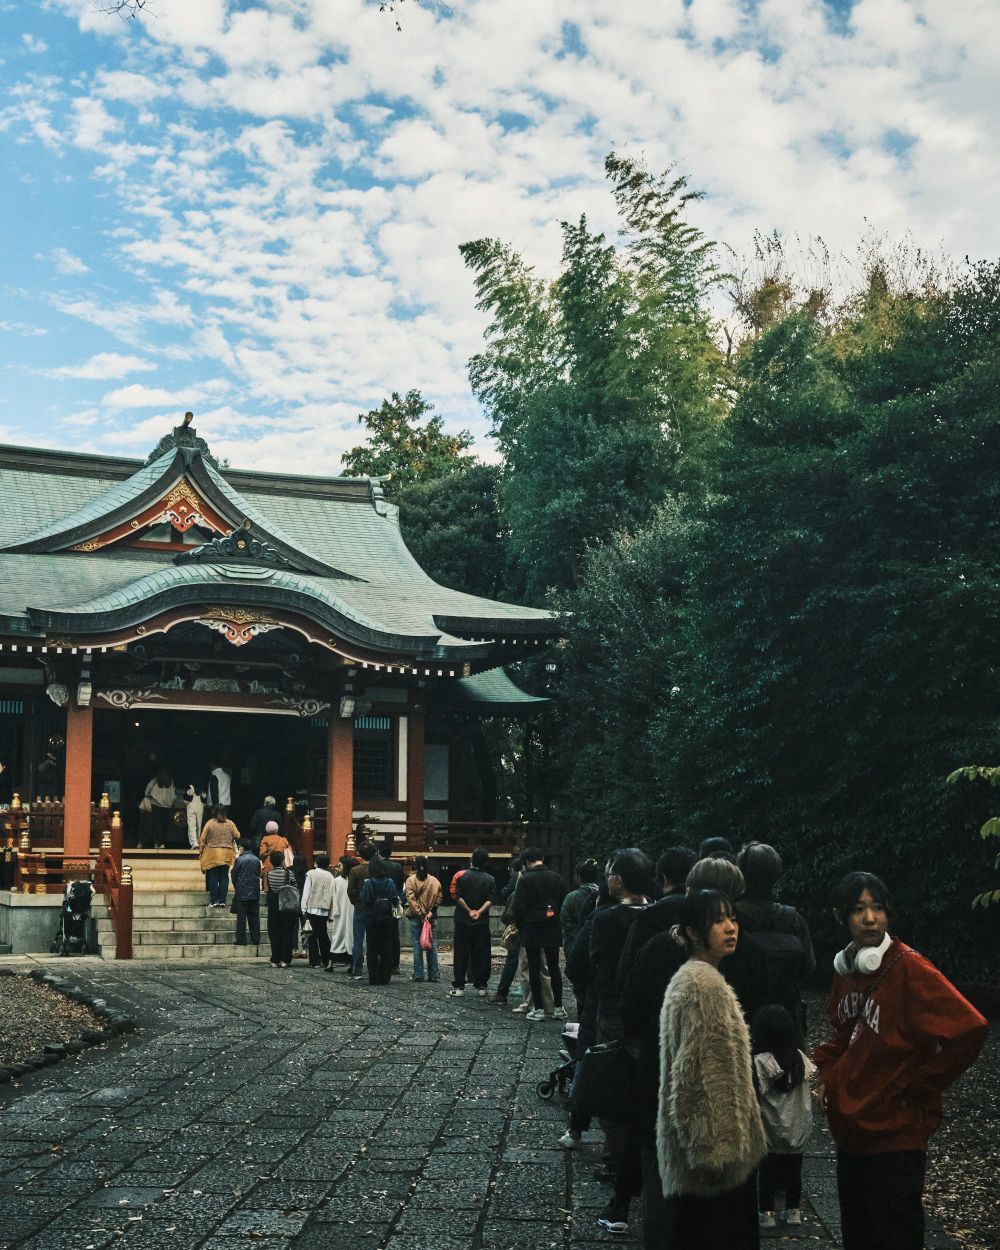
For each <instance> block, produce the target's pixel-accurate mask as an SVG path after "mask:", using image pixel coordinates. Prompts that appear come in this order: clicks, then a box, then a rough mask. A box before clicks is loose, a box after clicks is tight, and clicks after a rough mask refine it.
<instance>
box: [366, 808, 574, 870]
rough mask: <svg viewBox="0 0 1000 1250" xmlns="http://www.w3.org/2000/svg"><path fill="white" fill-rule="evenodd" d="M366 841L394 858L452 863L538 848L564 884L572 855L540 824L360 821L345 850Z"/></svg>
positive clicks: (554, 830) (562, 838)
mask: <svg viewBox="0 0 1000 1250" xmlns="http://www.w3.org/2000/svg"><path fill="white" fill-rule="evenodd" d="M363 836H367V837H370V838H371V840H372V841H373V842H375V843H376V844H381V843H382V842H383V841H384V840H385V839H387V838H388V839H391V846H392V852H393V854H394V855H401V856H413V855H432V856H435V857H442V856H448V857H449V858H451V857H454V858H456V859H459V858H464V857H466V856H468V855H471V854H472V852H473V851H474V850H475V849H476V847H480V846H481V847H482V848H483V849H484V850H486V851H489V853H490V855H492V856H497V857H499V856H509V855H515V854H516V853H517V852H518V851H521V850H523V849H524V848H525V847H526V846H538V847H540V848H541V849H542V850H543V851H544V852H545V858H546V862H547V863H548V864H549V866H550V867H551V868H553V869H555V871H556V872H558V873H561V874H562V875H563V876H564V877H566V878H567V880H569V878H570V876H571V875H572V871H573V863H574V851H573V847H572V846H571V844H570V842H569V839H568V837H567V836H566V832H565V830H564V829H563V828H562V826H560V825H556V824H552V823H548V822H545V821H514V820H507V821H503V820H499V821H498V820H422V821H411V820H395V819H392V818H390V819H387V820H382V819H376V818H373V819H371V820H366V821H365V822H364V825H363V829H358V828H356V829H355V830H354V832H353V833H352V835H351V841H350V843H349V845H350V846H351V847H352V848H354V847H355V846H356V843H357V841H358V840H359V839H360V838H361V837H363Z"/></svg>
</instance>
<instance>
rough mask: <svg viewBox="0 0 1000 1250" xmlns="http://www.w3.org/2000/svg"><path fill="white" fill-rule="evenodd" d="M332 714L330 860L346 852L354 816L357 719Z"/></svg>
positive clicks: (328, 810)
mask: <svg viewBox="0 0 1000 1250" xmlns="http://www.w3.org/2000/svg"><path fill="white" fill-rule="evenodd" d="M336 711H337V709H336V706H335V707H334V708H333V709H332V712H331V716H330V733H329V737H328V738H327V755H326V849H327V853H328V854H329V856H330V858H331V859H336V858H337V857H338V856H340V855H343V853H344V849H345V847H346V846H347V835H348V834H349V833H350V832H351V824H352V817H353V815H354V722H353V720H351V719H350V718H349V717H343V716H337V715H336Z"/></svg>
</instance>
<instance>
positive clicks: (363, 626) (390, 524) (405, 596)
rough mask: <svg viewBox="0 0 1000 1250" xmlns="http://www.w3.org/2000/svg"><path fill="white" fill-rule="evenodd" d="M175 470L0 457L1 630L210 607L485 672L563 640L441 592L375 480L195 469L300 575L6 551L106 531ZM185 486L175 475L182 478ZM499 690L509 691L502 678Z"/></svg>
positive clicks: (92, 460)
mask: <svg viewBox="0 0 1000 1250" xmlns="http://www.w3.org/2000/svg"><path fill="white" fill-rule="evenodd" d="M189 459H190V458H189ZM171 464H172V459H171V457H170V456H169V454H166V455H163V456H160V457H159V458H158V459H157V460H155V461H152V462H151V463H150V464H148V465H142V464H139V463H137V462H131V463H130V462H128V461H123V460H112V459H109V458H104V457H97V456H83V455H75V454H70V453H58V452H46V451H41V450H34V449H24V448H0V629H2V630H6V631H7V632H8V633H9V632H11V631H14V632H18V633H35V634H37V633H38V632H39V631H42V630H43V629H48V630H50V631H54V630H55V628H56V625H55V623H56V622H57V621H58V622H60V624H59V626H58V628H59V632H61V633H62V632H66V631H69V632H73V630H76V631H77V632H80V633H91V632H95V631H94V630H93V629H92V628H84V626H85V624H86V623H90V624H91V625H92V624H93V623H94V622H96V621H98V620H105V621H110V620H112V619H117V620H119V621H126V620H127V621H128V622H129V623H134V622H135V621H136V620H139V619H142V614H143V613H146V614H147V615H153V614H154V613H155V612H158V611H160V610H161V608H162V607H163V606H164V605H168V606H169V605H171V604H173V603H174V602H177V603H182V602H183V603H185V604H197V603H199V602H201V603H204V604H205V605H206V606H209V605H212V604H216V605H217V604H219V603H220V600H221V602H224V603H226V604H234V603H254V604H256V605H258V606H266V605H267V604H268V603H272V604H275V605H278V604H279V603H280V604H284V606H286V607H287V608H289V610H296V611H299V612H301V613H304V614H305V615H308V616H310V617H311V618H312V619H315V620H316V621H317V622H320V623H322V624H324V625H325V626H326V627H327V628H329V629H330V630H331V631H332V632H333V631H335V632H337V633H338V634H339V636H342V637H345V638H347V637H353V638H355V639H357V640H358V641H359V642H366V643H367V645H369V646H371V647H374V648H375V649H377V650H380V651H402V652H403V653H407V654H413V655H420V656H426V657H429V656H439V657H444V656H446V655H449V656H453V657H455V658H456V659H460V660H461V659H465V658H471V659H473V660H476V658H477V657H482V658H483V659H484V660H485V658H486V655H487V654H488V653H489V649H490V646H491V645H493V644H494V642H499V641H500V640H501V639H505V640H506V641H507V642H509V643H514V642H516V641H517V640H523V639H525V638H531V637H537V638H539V639H543V638H545V637H551V636H553V635H554V634H555V632H556V631H555V627H554V625H553V620H552V616H551V614H550V613H548V612H546V611H544V610H542V609H538V608H525V607H520V606H518V605H516V604H509V603H500V602H498V601H495V600H490V599H483V598H479V597H478V596H475V595H467V594H463V593H461V592H460V591H456V590H450V589H448V588H447V587H444V586H439V585H438V584H437V583H435V582H434V581H432V580H431V578H430V577H429V576H428V575H427V574H426V573H425V572H424V570H423V569H422V568H421V567H420V565H419V564H418V563H417V562H416V560H415V559H414V558H413V556H412V555H411V554H410V552H409V550H408V549H407V547H406V545H405V543H404V542H403V539H402V535H401V534H400V531H399V526H398V523H397V517H396V510H395V509H394V508H392V507H389V506H387V505H386V504H385V503H384V502H383V501H381V500H380V498H379V497H378V491H377V490H376V489H375V488H374V486H373V484H372V483H369V482H368V481H367V480H366V479H360V480H359V479H343V478H305V477H284V476H282V475H280V474H264V473H241V472H230V471H228V470H227V471H226V472H219V471H218V470H216V469H215V468H214V467H213V466H212V465H211V464H210V463H208V462H207V461H206V460H204V459H202V458H200V457H198V458H196V462H195V464H194V465H193V469H194V471H195V472H198V473H200V474H202V475H203V476H201V477H200V478H199V480H198V481H197V482H196V484H202V485H204V486H205V488H206V489H207V490H210V491H211V492H212V493H213V495H216V496H218V497H220V498H221V497H224V498H225V500H226V501H227V507H226V513H227V514H229V513H230V512H231V513H232V514H233V515H234V519H235V520H236V521H237V522H238V521H239V520H241V519H242V518H244V517H246V518H248V519H249V520H250V521H251V524H252V526H253V530H254V531H258V532H259V533H260V534H261V535H263V536H265V537H266V538H267V539H268V540H269V541H271V542H272V543H273V544H274V545H276V546H278V547H279V548H280V549H283V551H282V554H283V555H284V554H287V553H298V554H297V556H296V557H295V558H294V559H293V560H292V564H293V569H292V570H289V569H288V568H285V567H283V568H281V569H278V568H273V567H272V568H262V569H259V570H258V568H254V569H253V570H251V569H250V568H249V567H248V566H247V565H245V564H243V565H241V564H240V563H238V562H236V563H229V562H226V561H223V562H220V561H217V560H216V559H215V557H214V556H212V557H209V560H210V562H209V563H192V564H189V563H184V564H176V563H175V562H174V553H172V552H169V551H164V552H162V553H160V552H156V551H151V550H137V549H128V548H124V547H121V546H118V547H111V548H106V549H104V550H99V551H96V552H91V553H85V552H76V551H66V550H63V551H59V550H56V551H52V552H47V553H37V552H35V553H26V552H23V551H22V552H12V551H10V550H9V548H10V547H11V546H20V545H21V544H23V543H25V542H26V541H27V540H28V539H29V538H35V539H38V538H46V537H48V538H52V537H55V538H58V536H59V535H61V534H63V533H64V532H66V531H67V530H69V529H71V528H74V529H75V528H76V527H78V526H86V525H89V524H92V523H97V522H99V521H100V520H101V518H102V517H104V516H106V515H107V513H108V511H109V509H113V510H115V511H120V510H121V509H122V508H126V507H127V506H128V504H129V502H130V501H134V500H137V499H139V498H141V497H142V496H143V495H144V493H145V492H147V491H149V490H150V489H153V488H157V475H158V474H159V475H161V476H162V475H163V474H164V473H165V472H166V471H167V470H168V469H169V468H170V465H171ZM170 471H171V472H173V470H172V469H171V470H170ZM181 472H182V466H180V465H178V466H177V467H176V477H178V478H179V477H180V475H181ZM229 478H233V479H235V480H236V482H237V483H238V485H239V489H238V490H237V489H236V487H235V486H234V485H233V483H232V482H231V481H230V480H229ZM4 548H7V550H4ZM295 568H298V569H299V570H300V571H298V572H296V571H294V569H295ZM223 596H224V598H223ZM29 609H31V615H30V616H29ZM96 632H103V631H96ZM494 662H495V661H494ZM498 671H502V670H498ZM493 680H494V681H497V680H501V678H494V679H493ZM502 680H505V681H509V679H508V678H506V676H505V675H503V678H502ZM511 687H512V688H513V689H514V690H516V687H513V683H511ZM473 689H475V687H473ZM519 701H521V700H519Z"/></svg>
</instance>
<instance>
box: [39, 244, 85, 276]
mask: <svg viewBox="0 0 1000 1250" xmlns="http://www.w3.org/2000/svg"><path fill="white" fill-rule="evenodd" d="M38 259H39V260H41V259H42V257H38ZM48 259H49V260H51V262H52V264H53V265H54V266H55V270H56V273H63V274H75V273H90V269H89V268H88V267H87V265H85V264H84V263H83V261H82V260H81V259H80V258H79V256H74V255H73V254H72V252H67V250H66V249H65V248H64V247H54V248H53V249H52V251H51V252H50V253H49V257H48Z"/></svg>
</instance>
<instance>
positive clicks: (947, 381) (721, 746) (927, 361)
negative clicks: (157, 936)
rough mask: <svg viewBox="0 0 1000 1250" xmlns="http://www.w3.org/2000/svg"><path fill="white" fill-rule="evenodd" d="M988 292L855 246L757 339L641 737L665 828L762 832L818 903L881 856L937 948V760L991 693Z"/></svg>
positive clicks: (954, 758)
mask: <svg viewBox="0 0 1000 1250" xmlns="http://www.w3.org/2000/svg"><path fill="white" fill-rule="evenodd" d="M998 292H1000V277H998V273H997V270H996V269H990V268H985V269H980V270H979V271H977V272H974V273H973V274H971V275H970V277H969V279H968V281H966V282H965V283H964V284H961V285H960V286H959V287H958V288H957V289H955V290H952V291H944V292H942V291H940V290H934V289H910V290H902V291H900V290H898V289H894V288H893V287H892V285H891V284H890V283H889V282H888V281H887V277H886V272H885V269H884V267H881V266H878V265H875V266H873V268H872V270H871V272H870V275H869V281H868V284H867V286H866V288H865V290H863V291H862V292H861V294H860V295H859V296H858V298H857V299H855V300H854V301H853V302H852V303H851V304H850V306H848V307H847V308H846V309H844V310H842V311H841V314H840V315H839V316H837V317H835V318H834V319H833V322H832V324H821V323H820V322H819V321H818V320H817V319H816V318H815V317H812V316H810V315H808V314H807V313H803V312H798V313H793V314H791V315H789V316H786V317H784V318H782V319H780V320H778V321H777V322H776V323H775V324H774V325H773V326H772V327H771V328H770V329H769V330H767V331H766V332H764V333H763V334H762V335H761V337H760V338H759V339H758V340H757V341H756V342H755V343H754V344H753V346H752V348H751V349H750V350H749V352H748V354H747V357H746V360H745V362H744V365H743V368H742V370H741V375H740V378H739V398H738V400H737V402H736V405H735V407H734V410H733V413H732V415H731V417H730V419H729V421H728V422H727V424H726V430H725V434H724V436H723V438H722V439H721V440H720V441H719V444H718V447H717V451H716V453H715V456H714V458H713V463H712V466H711V467H712V472H713V479H712V486H713V487H714V489H713V490H712V491H711V492H710V493H709V494H708V495H707V496H706V499H705V501H704V503H703V504H701V505H699V506H698V507H697V508H695V509H694V515H693V517H692V518H691V524H690V527H689V530H688V533H689V536H690V545H689V549H688V554H687V595H686V600H685V605H684V609H683V623H682V634H683V637H682V645H681V647H680V651H679V653H678V655H677V659H676V671H677V672H678V678H677V683H678V686H679V687H680V689H679V693H678V695H677V697H676V698H674V699H671V700H670V701H669V702H668V703H666V704H665V705H664V708H663V710H662V712H661V714H660V717H659V724H658V726H657V728H656V730H655V731H654V733H653V735H652V741H653V744H654V746H655V747H656V748H658V750H656V751H655V752H654V754H655V756H656V758H657V759H660V760H662V761H663V767H662V771H661V774H660V778H659V786H660V790H661V792H662V793H664V794H665V795H669V796H670V799H671V802H672V804H673V807H674V819H675V821H676V822H677V824H678V826H679V827H680V828H682V829H684V830H686V831H687V832H688V833H689V834H690V835H692V836H697V835H699V834H701V833H705V832H713V833H719V832H722V833H728V834H730V835H732V836H734V837H735V838H737V839H738V840H739V839H742V838H743V837H751V836H752V837H761V836H763V837H766V838H767V839H769V840H771V841H774V842H775V843H776V844H777V845H779V846H780V847H781V848H782V849H783V851H784V852H785V854H786V859H787V860H788V862H789V863H790V867H791V872H790V876H789V885H790V886H791V887H792V888H794V889H796V890H797V892H798V897H799V899H800V900H801V901H803V902H805V903H806V904H807V905H810V904H811V908H812V910H813V911H814V914H816V915H824V914H826V906H825V904H826V898H827V893H828V889H829V886H830V883H831V881H832V880H833V879H834V878H835V877H836V875H837V874H838V873H840V872H841V871H843V870H845V869H847V868H848V867H852V866H853V867H859V866H870V867H872V868H873V869H875V870H876V871H879V870H881V871H884V872H885V873H887V875H888V876H889V877H890V878H891V879H892V880H893V882H894V884H896V885H897V887H898V888H899V891H900V894H901V896H902V897H901V901H902V903H903V907H904V928H905V932H906V933H907V934H908V935H909V936H911V937H913V938H914V939H915V940H916V941H917V943H918V944H925V945H927V946H928V947H929V948H931V949H933V950H934V951H935V952H936V954H937V955H938V957H941V958H945V959H946V960H950V961H951V964H952V966H953V967H954V966H956V964H958V963H959V961H960V960H961V959H962V958H963V956H967V955H968V953H969V950H970V949H973V948H970V947H969V945H968V938H969V934H970V930H969V929H968V927H967V926H963V924H962V923H961V921H960V920H959V919H958V918H956V916H955V901H956V899H962V900H965V899H966V898H967V897H969V896H971V894H972V893H973V892H974V883H975V880H976V876H975V874H976V868H977V867H978V863H977V858H976V857H975V855H974V854H972V851H973V847H974V842H975V836H976V830H975V826H974V823H969V824H964V823H963V818H962V817H961V814H960V811H959V810H958V809H959V807H960V804H959V803H958V801H957V799H956V797H955V794H954V792H953V791H946V790H945V789H944V787H943V784H942V779H943V778H944V776H945V775H946V774H947V773H948V772H949V771H950V769H951V768H952V767H954V765H955V764H956V763H963V762H965V761H966V760H968V759H970V758H972V759H975V758H989V756H988V754H987V752H988V750H989V744H990V743H991V742H992V741H993V740H994V737H993V736H994V732H995V728H996V717H997V707H998V696H1000V678H998V674H997V668H996V662H995V639H996V636H997V627H998V625H1000V587H998V584H997V578H996V534H997V526H998V522H997V496H998V489H1000V488H998V486H997V482H998V481H1000V423H998V417H1000V411H998V408H1000V401H998V398H997V396H998V395H1000V386H998V383H1000V368H998V365H997V360H998V358H1000V350H998V349H1000V334H998V325H997V322H998V317H997V313H996V308H997V307H998V303H997V296H998ZM963 846H964V847H965V853H963V852H962V851H961V848H962V847H963ZM929 871H930V873H931V879H932V884H930V883H929ZM929 886H930V888H929ZM946 914H947V916H948V922H947V926H946V927H945V928H942V920H943V917H944V916H945V915H946ZM970 923H971V921H970Z"/></svg>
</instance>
